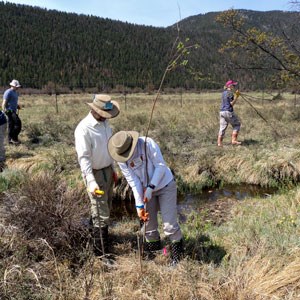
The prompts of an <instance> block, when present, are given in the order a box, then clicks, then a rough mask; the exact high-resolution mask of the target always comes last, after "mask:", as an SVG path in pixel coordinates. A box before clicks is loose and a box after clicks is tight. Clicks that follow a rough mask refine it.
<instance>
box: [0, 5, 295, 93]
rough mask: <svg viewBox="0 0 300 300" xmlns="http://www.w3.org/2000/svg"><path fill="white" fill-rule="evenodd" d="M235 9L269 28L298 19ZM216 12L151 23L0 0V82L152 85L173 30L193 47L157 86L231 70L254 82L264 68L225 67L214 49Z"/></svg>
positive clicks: (215, 82)
mask: <svg viewBox="0 0 300 300" xmlns="http://www.w3.org/2000/svg"><path fill="white" fill-rule="evenodd" d="M243 13H244V14H245V15H246V16H247V18H248V19H249V20H251V21H252V23H253V24H254V25H256V26H259V27H262V28H265V29H267V30H270V31H274V30H275V31H276V30H281V29H282V28H288V27H290V26H292V25H293V24H295V22H297V20H298V14H297V13H292V12H290V13H287V12H281V11H273V12H254V11H244V12H243ZM287 14H289V15H288V16H287ZM217 15H218V13H208V14H204V15H198V16H193V17H189V18H187V19H184V20H182V21H181V22H180V23H179V24H178V26H177V24H174V25H173V26H170V27H167V28H157V27H151V26H142V25H135V24H130V23H126V22H120V21H114V20H110V19H105V18H99V17H95V16H88V15H78V14H74V13H65V12H60V11H55V10H47V9H42V8H38V7H31V6H27V5H19V4H11V3H4V2H0V20H1V26H0V36H1V43H0V65H1V76H0V86H7V85H8V83H9V82H10V80H11V79H12V78H17V79H18V80H19V81H20V82H21V83H22V84H23V86H25V87H30V88H37V89H40V88H42V87H44V86H45V85H47V84H49V82H51V83H55V84H57V85H59V86H63V87H67V88H68V89H70V90H72V89H78V88H79V89H87V88H97V89H99V90H101V89H104V88H114V87H116V86H123V87H126V88H130V89H132V88H142V89H145V88H147V87H149V86H153V87H154V88H155V87H157V86H158V85H159V83H160V80H161V77H162V74H163V72H164V70H165V68H166V65H167V63H168V61H169V59H170V56H169V55H170V52H171V49H172V46H173V43H174V41H175V39H176V37H178V36H179V37H180V38H181V39H182V41H186V38H189V42H188V43H189V44H198V45H199V47H198V48H197V49H196V48H193V49H192V50H191V51H190V54H189V57H188V60H189V62H188V67H187V68H178V69H177V70H174V71H172V72H171V73H170V74H169V76H168V77H167V79H166V82H165V87H171V88H186V89H194V88H196V89H199V88H207V89H210V88H219V87H220V84H221V83H222V82H223V81H224V80H225V79H227V78H229V77H235V78H236V77H239V78H242V80H244V82H245V83H247V84H248V85H249V86H250V87H251V88H253V89H255V88H260V86H259V85H260V84H261V82H262V77H263V78H264V82H265V80H266V79H267V78H268V74H265V73H264V74H263V73H257V72H256V73H252V74H250V73H249V72H248V71H247V72H245V71H242V70H240V71H237V70H234V69H232V67H230V68H229V67H228V66H229V65H228V63H227V62H226V58H224V55H223V54H221V53H220V52H219V51H218V49H219V48H220V47H221V45H222V43H224V42H225V41H226V39H227V38H228V36H229V33H228V32H226V31H225V29H223V28H222V26H221V25H220V24H218V23H217V22H216V20H215V18H216V16H217ZM274 24H275V25H274ZM178 28H179V31H178ZM280 28H281V29H280ZM241 57H242V56H241ZM198 73H201V74H202V75H203V76H202V79H201V80H199V78H198V77H199V76H198V77H197V76H196V77H197V78H196V77H195V74H198ZM206 77H207V78H208V77H209V78H210V79H209V80H204V79H205V78H206ZM203 78H204V79H203Z"/></svg>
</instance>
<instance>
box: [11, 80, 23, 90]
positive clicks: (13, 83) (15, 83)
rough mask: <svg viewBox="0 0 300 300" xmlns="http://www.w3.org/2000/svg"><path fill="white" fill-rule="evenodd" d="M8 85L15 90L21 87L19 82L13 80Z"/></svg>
mask: <svg viewBox="0 0 300 300" xmlns="http://www.w3.org/2000/svg"><path fill="white" fill-rule="evenodd" d="M9 85H10V86H13V87H17V88H19V87H21V84H20V82H19V81H18V80H16V79H13V80H12V81H11V83H10V84H9Z"/></svg>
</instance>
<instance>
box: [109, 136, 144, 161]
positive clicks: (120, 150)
mask: <svg viewBox="0 0 300 300" xmlns="http://www.w3.org/2000/svg"><path fill="white" fill-rule="evenodd" d="M138 138H139V133H138V132H137V131H119V132H117V133H115V134H114V135H113V136H112V137H111V138H110V139H109V140H108V146H107V147H108V152H109V154H110V156H111V157H112V158H113V159H114V160H115V161H117V162H126V161H127V160H128V159H130V157H131V156H132V154H133V152H134V149H135V147H136V144H137V141H138Z"/></svg>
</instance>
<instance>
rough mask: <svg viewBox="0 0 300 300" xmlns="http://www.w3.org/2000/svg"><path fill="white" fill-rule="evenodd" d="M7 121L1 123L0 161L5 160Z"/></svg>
mask: <svg viewBox="0 0 300 300" xmlns="http://www.w3.org/2000/svg"><path fill="white" fill-rule="evenodd" d="M6 128H7V123H5V124H3V125H0V162H3V161H5V158H6V157H5V146H4V141H5V137H6Z"/></svg>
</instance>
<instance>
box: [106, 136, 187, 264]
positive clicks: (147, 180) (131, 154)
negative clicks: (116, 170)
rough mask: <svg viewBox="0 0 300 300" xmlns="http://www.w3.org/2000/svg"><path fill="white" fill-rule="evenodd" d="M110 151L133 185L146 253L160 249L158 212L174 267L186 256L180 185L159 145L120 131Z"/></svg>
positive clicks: (148, 255) (150, 254)
mask: <svg viewBox="0 0 300 300" xmlns="http://www.w3.org/2000/svg"><path fill="white" fill-rule="evenodd" d="M108 151H109V154H110V155H111V157H112V158H113V159H114V160H115V161H117V162H118V165H119V167H120V169H121V171H122V173H123V175H124V176H125V178H126V180H127V182H128V184H129V185H130V187H131V189H132V191H133V195H134V198H135V205H136V209H137V214H138V216H139V218H140V220H141V221H142V222H144V223H145V224H144V226H146V227H145V242H144V245H143V246H144V252H145V254H146V256H147V257H149V258H151V257H153V256H154V254H155V251H158V250H161V248H162V246H161V240H160V234H159V231H158V220H157V214H158V211H159V210H160V211H161V217H162V222H163V230H164V233H165V235H166V236H167V237H168V238H169V239H170V241H171V259H172V261H171V264H172V265H176V264H177V263H178V262H179V261H180V260H181V259H182V257H183V239H182V233H181V230H180V227H179V224H178V222H177V186H176V182H175V179H174V176H173V174H172V172H171V170H170V168H169V167H168V166H167V165H166V162H165V161H164V159H163V156H162V154H161V151H160V148H159V146H158V145H157V144H156V143H155V142H154V140H153V139H151V138H149V137H147V138H146V137H139V133H138V132H136V131H119V132H117V133H116V134H114V135H113V136H112V137H111V138H110V139H109V141H108Z"/></svg>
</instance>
